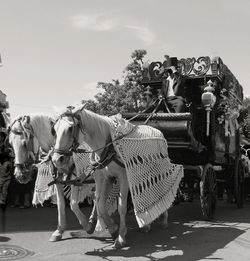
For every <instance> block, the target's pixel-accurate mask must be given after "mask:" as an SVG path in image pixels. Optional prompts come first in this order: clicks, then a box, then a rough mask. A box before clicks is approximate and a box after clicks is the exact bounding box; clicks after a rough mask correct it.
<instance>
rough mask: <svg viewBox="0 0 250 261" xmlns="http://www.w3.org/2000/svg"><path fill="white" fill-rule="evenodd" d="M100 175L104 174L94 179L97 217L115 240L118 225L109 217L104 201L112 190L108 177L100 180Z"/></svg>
mask: <svg viewBox="0 0 250 261" xmlns="http://www.w3.org/2000/svg"><path fill="white" fill-rule="evenodd" d="M104 171H105V170H104ZM102 175H105V173H103V174H100V175H97V176H96V178H95V182H96V207H97V215H98V218H99V219H102V220H103V221H104V223H105V225H106V226H107V228H108V230H109V232H110V234H111V236H112V238H114V239H116V238H117V234H118V225H117V224H116V223H115V222H114V221H113V219H112V218H111V217H110V216H109V214H108V210H107V208H106V201H107V198H108V195H109V193H110V191H111V188H112V182H111V180H110V179H109V178H108V177H105V178H102V177H103V176H102Z"/></svg>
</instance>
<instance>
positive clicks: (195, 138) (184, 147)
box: [123, 56, 243, 217]
mask: <svg viewBox="0 0 250 261" xmlns="http://www.w3.org/2000/svg"><path fill="white" fill-rule="evenodd" d="M168 58H169V57H166V59H168ZM174 59H175V60H176V64H177V71H178V73H179V75H180V77H182V79H184V81H183V82H184V86H183V88H184V95H183V97H184V99H185V103H186V105H187V106H186V112H185V113H175V112H170V110H169V108H166V110H165V111H164V109H162V107H160V106H158V105H157V104H159V103H160V102H161V101H162V100H164V97H163V95H162V93H161V90H162V86H163V84H164V80H166V78H167V71H168V68H169V67H168V64H169V62H168V61H167V60H166V61H164V62H152V63H150V64H145V65H144V70H143V79H142V84H143V86H144V88H145V91H146V90H147V91H146V92H145V93H146V98H147V99H149V98H150V99H151V100H155V102H154V104H155V108H153V109H152V108H151V109H150V110H147V108H146V109H145V112H144V113H142V114H136V113H135V114H133V115H131V114H124V115H123V117H124V118H126V119H128V120H129V119H131V120H132V122H133V123H134V124H136V125H137V124H148V125H150V126H153V127H155V128H157V129H159V130H161V131H162V132H163V134H164V136H165V138H166V139H167V142H168V146H169V148H168V150H169V157H170V159H171V160H172V162H174V163H178V164H183V165H184V168H185V169H186V171H185V176H186V177H187V179H188V180H190V177H194V179H198V180H199V181H200V192H201V196H200V197H201V202H203V203H202V209H205V210H204V211H203V213H204V212H206V211H208V212H209V211H210V209H206V204H205V203H204V198H205V196H204V195H205V194H206V192H204V191H206V188H207V187H210V188H211V187H213V185H211V184H209V185H208V186H207V187H206V184H207V183H209V182H210V183H211V182H212V183H213V184H214V183H215V184H216V180H220V181H223V182H224V181H225V182H226V183H228V184H230V183H232V186H231V187H233V188H234V193H235V197H236V201H237V202H239V204H238V203H237V204H238V205H239V206H241V203H242V195H241V194H242V191H241V187H242V177H241V176H242V173H241V172H242V169H241V165H242V164H241V155H240V132H239V126H238V122H237V118H238V117H239V110H240V106H241V105H242V102H243V88H242V86H241V85H240V84H239V82H238V80H237V79H236V77H235V76H234V75H233V74H232V72H231V71H230V70H229V69H228V67H227V66H226V65H225V64H223V62H222V60H221V58H219V57H214V58H211V57H208V56H203V57H199V58H197V59H196V58H186V59H179V60H178V59H177V58H174ZM149 95H150V96H149ZM157 106H158V107H157ZM158 108H160V109H158ZM136 115H137V116H136ZM200 169H202V171H200ZM218 170H219V171H218ZM215 173H216V174H215ZM208 177H213V178H212V181H211V179H210V181H208ZM204 184H205V185H204ZM210 188H208V190H209V189H210ZM209 193H211V194H213V195H209V196H211V198H212V199H214V198H215V197H216V193H217V191H209ZM202 198H203V201H202ZM211 202H215V201H214V200H211ZM212 204H213V203H212ZM214 204H215V203H214ZM209 207H210V208H211V209H213V208H214V207H215V206H213V205H210V206H209ZM211 214H212V213H206V214H205V216H207V217H211Z"/></svg>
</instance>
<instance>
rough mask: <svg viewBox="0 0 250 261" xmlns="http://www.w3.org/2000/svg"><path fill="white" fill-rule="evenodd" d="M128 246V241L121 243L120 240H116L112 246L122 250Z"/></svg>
mask: <svg viewBox="0 0 250 261" xmlns="http://www.w3.org/2000/svg"><path fill="white" fill-rule="evenodd" d="M125 246H126V241H123V240H122V241H119V240H118V238H117V239H116V240H115V243H114V244H113V245H112V248H114V249H121V248H123V247H125Z"/></svg>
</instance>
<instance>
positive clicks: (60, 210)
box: [49, 184, 66, 242]
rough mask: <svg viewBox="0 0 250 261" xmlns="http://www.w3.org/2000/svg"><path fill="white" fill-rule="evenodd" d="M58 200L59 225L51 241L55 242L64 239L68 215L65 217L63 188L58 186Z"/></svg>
mask: <svg viewBox="0 0 250 261" xmlns="http://www.w3.org/2000/svg"><path fill="white" fill-rule="evenodd" d="M55 186H56V200H57V212H58V225H57V229H56V230H55V231H54V232H53V234H52V235H51V237H50V239H49V241H51V242H55V241H59V240H61V239H62V235H63V232H64V231H65V229H66V215H65V199H64V193H63V186H62V185H61V184H56V185H55Z"/></svg>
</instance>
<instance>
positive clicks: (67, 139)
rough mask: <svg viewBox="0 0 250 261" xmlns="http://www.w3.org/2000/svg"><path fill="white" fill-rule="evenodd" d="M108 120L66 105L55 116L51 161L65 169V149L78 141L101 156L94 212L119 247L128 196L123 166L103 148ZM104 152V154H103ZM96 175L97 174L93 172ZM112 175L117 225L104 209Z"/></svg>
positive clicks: (107, 137)
mask: <svg viewBox="0 0 250 261" xmlns="http://www.w3.org/2000/svg"><path fill="white" fill-rule="evenodd" d="M110 121H111V119H110V118H109V117H106V116H101V115H98V114H96V113H93V112H91V111H88V110H85V109H83V108H80V109H79V108H78V109H74V110H72V109H71V108H69V109H68V110H66V111H65V112H64V113H63V114H62V115H61V116H60V117H58V119H57V121H56V123H55V125H54V130H55V132H56V142H55V146H54V153H53V155H52V161H53V163H54V164H55V166H56V167H57V168H58V169H64V170H65V168H67V165H68V161H69V156H68V151H70V150H71V149H72V148H74V147H75V146H76V145H77V144H81V142H83V141H84V142H86V143H87V144H88V145H89V146H90V147H91V148H92V150H93V151H95V152H96V154H98V155H99V157H100V159H101V160H100V161H101V162H100V165H103V167H104V168H103V169H101V170H100V172H101V173H102V174H103V175H104V177H105V179H104V182H102V183H100V182H99V181H98V180H95V183H96V207H97V214H98V216H100V217H101V218H103V220H104V222H105V224H106V226H107V228H108V230H109V232H110V234H111V236H112V237H113V238H114V239H115V242H114V247H115V248H122V247H124V246H125V245H126V234H127V227H126V220H125V217H126V212H127V195H128V189H129V186H128V179H127V175H126V171H125V168H124V167H121V165H120V164H119V163H118V161H117V158H116V157H117V154H116V155H115V156H114V160H113V161H111V162H110V161H109V160H107V163H105V161H106V157H109V153H105V152H104V151H105V150H106V149H107V147H108V145H107V144H109V145H110V144H112V142H111V140H112V139H111V131H110V125H109V123H110ZM105 154H106V155H105ZM96 176H98V175H96ZM114 177H115V178H116V179H117V180H118V182H119V184H120V195H119V201H118V202H119V204H118V212H119V215H120V222H119V227H118V225H117V224H116V223H115V222H114V221H113V219H112V218H111V217H110V216H109V215H108V213H107V210H106V208H105V202H106V199H107V196H108V194H109V191H110V189H111V184H112V180H113V179H114ZM167 217H168V215H167V211H166V212H165V214H164V215H163V226H164V227H165V228H166V227H167Z"/></svg>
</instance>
